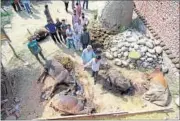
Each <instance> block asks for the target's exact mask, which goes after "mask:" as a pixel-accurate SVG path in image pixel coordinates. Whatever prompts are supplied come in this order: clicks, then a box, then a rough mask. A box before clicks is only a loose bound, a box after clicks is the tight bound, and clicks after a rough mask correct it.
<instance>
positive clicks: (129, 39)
mask: <svg viewBox="0 0 180 121" xmlns="http://www.w3.org/2000/svg"><path fill="white" fill-rule="evenodd" d="M127 42H129V43H132V42H136V39H135V38H134V37H131V38H128V39H127Z"/></svg>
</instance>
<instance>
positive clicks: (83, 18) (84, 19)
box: [80, 13, 89, 26]
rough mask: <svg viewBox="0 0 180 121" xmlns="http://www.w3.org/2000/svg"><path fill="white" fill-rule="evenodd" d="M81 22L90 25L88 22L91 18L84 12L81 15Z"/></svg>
mask: <svg viewBox="0 0 180 121" xmlns="http://www.w3.org/2000/svg"><path fill="white" fill-rule="evenodd" d="M80 19H81V24H82V25H83V26H84V25H86V26H88V24H89V20H88V19H87V18H86V17H85V15H84V13H82V16H81V18H80Z"/></svg>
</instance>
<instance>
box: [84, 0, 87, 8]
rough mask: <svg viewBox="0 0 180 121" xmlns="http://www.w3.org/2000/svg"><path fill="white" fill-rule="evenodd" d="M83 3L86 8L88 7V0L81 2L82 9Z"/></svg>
mask: <svg viewBox="0 0 180 121" xmlns="http://www.w3.org/2000/svg"><path fill="white" fill-rule="evenodd" d="M85 4H86V9H88V0H84V2H83V9H84V6H85Z"/></svg>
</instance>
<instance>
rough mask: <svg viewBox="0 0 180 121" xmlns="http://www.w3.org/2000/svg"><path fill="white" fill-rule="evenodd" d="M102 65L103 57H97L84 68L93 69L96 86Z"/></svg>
mask: <svg viewBox="0 0 180 121" xmlns="http://www.w3.org/2000/svg"><path fill="white" fill-rule="evenodd" d="M101 64H102V62H101V56H96V58H93V59H92V60H91V61H90V62H88V63H87V64H86V65H85V66H84V68H86V67H88V66H90V65H91V69H92V77H94V84H96V78H97V75H98V72H99V67H100V65H101Z"/></svg>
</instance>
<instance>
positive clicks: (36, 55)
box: [34, 54, 43, 65]
mask: <svg viewBox="0 0 180 121" xmlns="http://www.w3.org/2000/svg"><path fill="white" fill-rule="evenodd" d="M34 56H35V57H36V59H37V60H38V61H39V63H40V64H41V65H43V63H42V62H41V61H40V59H39V57H38V54H34Z"/></svg>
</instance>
